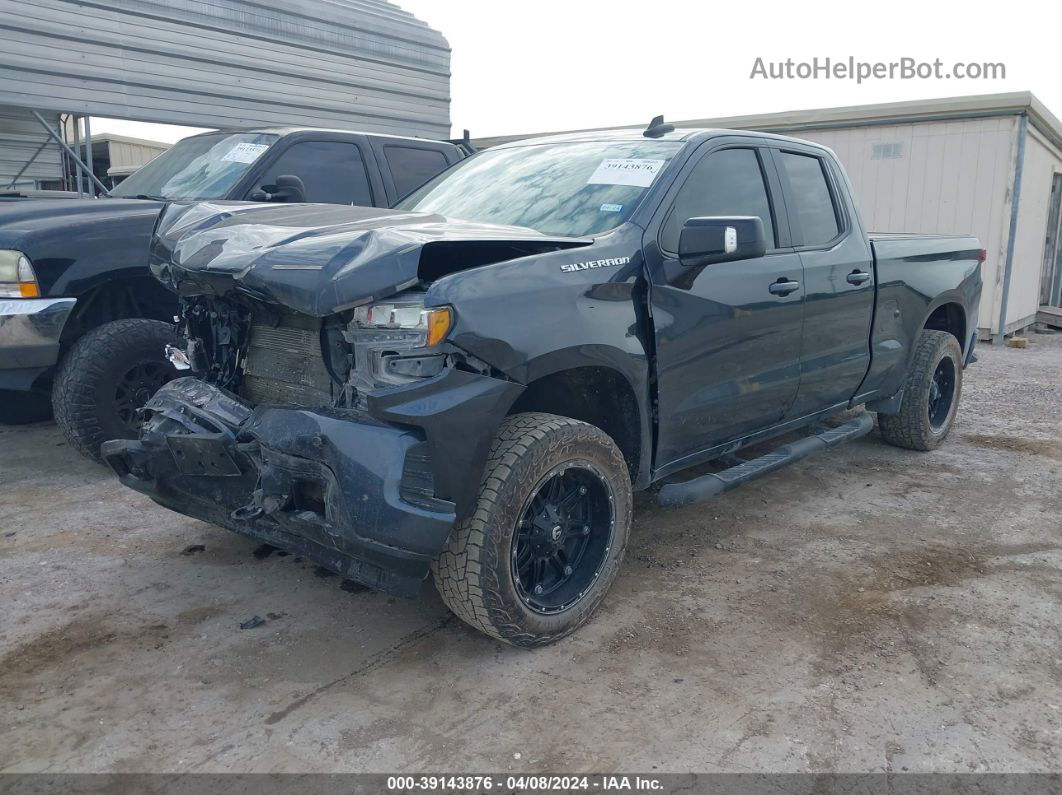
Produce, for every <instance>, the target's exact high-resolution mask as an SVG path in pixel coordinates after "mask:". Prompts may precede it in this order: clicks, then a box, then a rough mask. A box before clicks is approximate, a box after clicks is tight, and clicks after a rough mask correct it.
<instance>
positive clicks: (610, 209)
mask: <svg viewBox="0 0 1062 795" xmlns="http://www.w3.org/2000/svg"><path fill="white" fill-rule="evenodd" d="M601 212H603V213H621V212H623V205H622V204H602V205H601Z"/></svg>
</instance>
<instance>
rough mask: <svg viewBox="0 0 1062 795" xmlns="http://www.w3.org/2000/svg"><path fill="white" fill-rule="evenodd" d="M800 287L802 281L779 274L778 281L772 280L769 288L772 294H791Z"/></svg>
mask: <svg viewBox="0 0 1062 795" xmlns="http://www.w3.org/2000/svg"><path fill="white" fill-rule="evenodd" d="M798 287H800V282H794V281H793V280H792V279H787V278H785V277H784V276H779V277H778V281H776V282H771V286H770V287H768V288H767V289H768V290H770V291H771V294H772V295H789V294H790V293H791V292H793V291H794V290H796V289H797V288H798Z"/></svg>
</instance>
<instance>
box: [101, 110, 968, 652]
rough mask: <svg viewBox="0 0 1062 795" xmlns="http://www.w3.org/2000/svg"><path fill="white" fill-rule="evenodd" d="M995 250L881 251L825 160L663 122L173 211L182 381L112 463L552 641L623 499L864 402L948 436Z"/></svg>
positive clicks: (674, 490) (807, 449) (883, 426)
mask: <svg viewBox="0 0 1062 795" xmlns="http://www.w3.org/2000/svg"><path fill="white" fill-rule="evenodd" d="M983 258H984V252H983V251H982V249H981V247H980V244H979V243H978V242H977V241H976V240H975V239H973V238H968V237H937V236H918V235H873V236H872V235H868V234H867V233H866V232H865V231H864V229H863V225H862V222H861V220H860V218H859V213H858V212H857V211H856V208H855V205H854V203H853V201H852V197H851V192H850V188H849V184H848V180H847V178H846V176H845V174H844V171H843V169H842V168H841V166H840V164H839V163H838V162H837V160H836V158H835V157H834V156H833V154H832V153H831V152H830V151H829V150H828V149H825V148H823V147H820V146H817V145H815V144H811V143H808V142H805V141H800V140H796V139H792V138H785V137H780V136H775V135H767V134H761V133H749V132H740V131H731V130H673V129H671V128H670V126H669V125H665V124H663V122H662V120H659V119H657V120H654V124H653V125H651V126H650V128H649V129H647V130H646V131H645V132H644V133H643V132H638V131H630V130H620V131H614V132H594V133H585V134H579V135H570V136H561V137H553V138H544V139H535V140H528V141H521V142H518V143H512V144H507V145H504V146H500V147H497V148H494V149H491V150H488V151H486V152H483V153H480V154H477V155H475V156H473V157H471V158H469V159H467V160H465V161H463V162H461V163H458V164H457V165H455V166H453V167H451V168H450V169H449V170H448V171H446V172H444V173H443V174H441V175H439V176H438V177H435V178H434V179H433V180H431V181H429V182H428V183H426V184H425V185H424V186H423V187H421V188H420V189H418V190H417V191H415V192H414V193H412V194H411V195H410V196H409V197H407V198H406V199H405V200H403V201H402V202H400V203H399V204H398V205H397V206H396V207H395V208H394V209H393V210H390V211H382V210H371V209H355V208H340V207H333V208H329V207H323V206H318V207H308V206H307V207H248V206H244V207H236V206H231V205H227V204H225V203H204V204H198V205H192V206H188V207H172V208H170V209H169V210H167V212H166V213H165V215H164V216H163V218H162V219H161V221H160V224H159V227H158V230H157V233H156V236H155V238H154V241H153V247H152V270H153V272H154V273H155V274H156V275H157V276H158V278H159V279H160V280H161V281H162V282H163V283H164V284H166V285H167V286H169V287H170V288H171V289H172V290H174V291H175V292H176V293H178V294H179V295H180V296H181V304H182V315H181V317H182V319H181V330H182V334H183V336H184V338H185V340H186V346H185V349H184V351H183V352H181V360H182V366H185V367H186V368H187V371H186V372H187V377H184V378H179V379H177V380H175V381H172V382H170V383H169V384H167V385H166V386H165V387H163V388H162V389H161V390H159V392H158V393H157V394H155V396H154V397H153V398H152V399H151V400H150V401H149V402H148V403H147V404H146V406H145V412H146V414H147V415H148V418H147V419H146V421H145V423H144V426H143V428H142V430H141V434H140V439H139V440H136V441H129V440H119V441H114V442H108V443H106V444H105V445H104V448H103V455H104V457H105V458H106V460H107V461H108V463H109V464H110V465H111V466H112V468H113V469H114V470H115V472H116V473H117V474H118V475H119V477H120V479H121V481H122V482H123V483H125V484H126V485H128V486H130V487H132V488H134V489H137V490H139V491H142V492H144V493H146V494H148V495H150V496H151V497H152V498H153V499H154V500H155V501H156V502H158V503H159V504H161V505H164V506H166V507H169V508H171V509H173V510H177V511H180V512H182V513H186V514H189V515H191V516H196V517H199V518H201V519H204V520H206V521H210V522H214V523H216V524H218V525H221V526H224V527H227V528H229V529H231V530H235V531H237V532H240V533H244V534H247V535H250V536H253V537H256V538H259V539H264V540H265V541H266V542H268V543H270V544H273V545H276V546H281V547H285V548H288V549H291V550H296V551H298V552H299V554H303V555H305V556H308V557H310V558H312V559H314V560H317V561H318V562H320V563H321V564H322V565H325V566H327V567H329V568H331V569H333V570H335V571H337V572H339V573H341V574H342V575H343V576H345V577H349V578H351V579H354V580H357V581H359V582H362V583H365V584H367V585H369V586H372V587H374V588H379V589H383V590H387V591H390V592H394V593H399V594H405V595H412V594H415V593H416V592H417V590H418V588H419V587H420V583H421V581H422V580H423V579H424V578H425V577H426V576H428V574H429V572H431V574H432V575H433V576H434V579H435V582H436V585H437V586H438V589H439V592H440V593H441V594H442V597H443V599H444V601H445V602H446V604H447V605H448V606H449V607H450V608H451V609H452V610H453V611H454V612H455V613H456V614H457V615H458V616H460V617H461V618H462V619H463V620H465V621H467V622H468V623H469V624H471V625H472V626H474V627H476V628H478V629H480V630H482V631H484V632H486V633H488V634H490V635H492V636H494V637H496V638H499V639H501V640H503V641H506V642H508V643H512V644H516V645H523V646H534V645H538V644H542V643H548V642H551V641H553V640H556V639H557V638H559V637H562V636H563V635H565V634H567V633H569V632H571V631H573V630H574V629H575V628H576V627H578V626H579V625H580V624H581V623H582V622H584V621H585V620H586V619H587V618H588V616H589V615H590V614H591V613H592V612H593V610H594V609H595V607H596V606H597V605H598V604H599V602H600V601H601V599H602V598H603V597H604V595H605V593H606V591H607V590H608V588H609V586H610V585H611V583H612V581H613V580H614V578H615V576H616V572H617V568H618V566H619V564H620V560H621V558H622V556H623V551H624V548H625V546H626V543H627V537H628V533H629V529H630V523H631V510H632V508H631V505H632V498H631V494H632V491H633V490H636V489H646V488H649V487H650V486H654V487H658V488H659V499H660V501H661V502H663V503H664V504H667V505H682V504H687V503H691V502H696V501H698V500H703V499H707V498H709V497H712V496H714V495H716V494H719V493H720V492H722V491H725V490H726V489H728V488H731V487H733V486H735V485H738V484H740V483H743V482H746V481H748V480H750V479H752V478H754V477H757V476H760V475H763V474H765V473H767V472H770V471H773V470H774V469H777V468H778V467H780V466H781V465H783V464H785V463H788V462H790V461H794V460H797V459H799V458H801V457H803V456H805V455H808V454H810V453H813V452H816V451H818V450H823V449H827V448H829V447H832V446H834V445H836V444H839V443H840V442H843V441H846V440H848V439H852V438H856V437H858V436H861V435H863V434H865V433H868V432H869V431H870V430H871V429H872V428H873V426H874V418H873V415H872V414H870V413H868V410H870V411H876V412H877V424H878V427H879V430H880V433H881V436H882V437H883V438H884V439H885V440H886V441H888V442H890V443H893V444H897V445H900V446H903V447H908V448H913V449H918V450H929V449H932V448H934V447H936V446H937V445H938V444H940V442H941V441H942V440H943V439H944V437H945V436H946V435H947V433H948V430H949V428H950V427H951V424H952V421H953V419H954V417H955V412H956V409H957V405H958V401H959V396H960V393H961V386H962V374H963V367H964V366H965V365H966V364H967V363H968V362H969V361H971V358H972V352H973V345H974V339H975V337H974V334H975V329H976V326H977V323H976V312H977V306H978V300H979V295H980V290H981V276H980V265H981V261H982V260H983ZM864 406H865V409H862V410H861V407H864ZM853 410H854V412H855V413H853ZM793 432H800V434H802V435H801V438H798V439H796V440H795V441H789V442H787V443H786V444H784V445H781V446H779V447H777V448H776V449H775V450H773V451H772V452H770V453H768V454H766V455H763V456H759V457H756V458H752V459H748V460H742V459H738V458H736V456H735V453H736V451H739V450H741V449H742V448H745V447H747V446H749V445H751V444H753V443H756V442H763V441H764V440H767V439H770V438H773V437H779V436H782V435H784V434H788V435H792V433H793ZM708 462H716V464H717V466H716V469H717V470H718V471H714V472H711V473H709V474H701V475H699V476H698V477H689V476H685V477H686V479H683V477H684V476H683V473H684V472H685V471H687V470H689V469H690V468H691V467H693V466H700V465H704V464H706V463H708Z"/></svg>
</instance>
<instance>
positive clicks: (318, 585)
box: [0, 334, 1062, 772]
mask: <svg viewBox="0 0 1062 795" xmlns="http://www.w3.org/2000/svg"><path fill="white" fill-rule="evenodd" d="M979 354H980V358H981V361H980V362H979V363H978V364H977V365H975V366H974V367H972V368H971V369H970V370H968V371H967V373H966V375H967V381H966V390H965V394H964V396H963V402H962V405H961V407H960V415H959V421H958V424H957V426H956V428H955V429H954V431H953V433H952V436H951V438H950V440H949V442H948V443H946V444H945V446H944V447H942V448H941V449H940V450H938V451H936V452H934V453H930V454H918V453H911V452H907V451H902V450H897V449H894V448H891V447H888V446H886V445H884V444H883V443H881V442H880V441H879V440H878V439H877V438H876V437H875V436H871V437H867V438H865V439H863V440H860V441H858V442H855V443H853V444H850V445H848V446H846V447H842V448H840V449H839V450H837V451H835V452H832V453H828V454H826V455H823V456H819V457H816V458H812V459H808V460H805V461H803V462H801V463H799V464H797V465H796V466H794V467H790V468H789V469H788V470H785V471H782V472H780V473H777V474H775V475H772V476H770V477H768V478H765V479H763V480H760V481H757V482H755V483H753V484H750V485H748V486H746V487H744V488H742V489H740V490H738V491H736V492H733V493H731V494H729V495H726V496H724V497H722V498H720V499H718V500H716V501H715V502H711V503H708V504H705V505H700V506H693V507H690V508H687V509H682V510H677V511H673V512H665V511H663V510H661V509H659V508H657V507H656V506H655V504H654V502H653V499H652V495H645V494H643V495H640V497H639V499H638V506H639V507H638V510H637V512H636V516H635V526H634V531H633V535H632V542H631V546H630V548H629V550H628V554H627V560H626V563H625V567H624V570H623V572H622V573H621V575H620V578H619V580H618V582H617V585H616V587H615V588H614V589H613V591H612V593H611V595H610V596H609V597H608V598H607V599H606V601H605V603H604V606H603V608H602V610H601V611H600V612H599V613H598V615H597V616H596V618H595V619H594V620H593V621H592V622H591V623H590V624H589V625H588V626H586V627H585V628H583V629H582V630H581V631H580V632H578V633H577V634H576V635H575V636H573V637H571V638H568V639H566V640H564V641H561V642H560V643H558V644H556V645H554V646H551V647H549V648H546V649H542V650H538V651H534V652H528V651H522V650H517V649H513V648H509V647H505V646H501V645H499V644H497V643H495V642H493V641H491V640H489V639H487V638H485V637H483V636H481V635H479V634H477V633H476V632H474V631H472V630H471V629H468V628H466V627H465V626H464V625H463V624H461V623H460V622H459V621H457V620H456V619H452V618H450V617H449V616H448V613H447V612H446V610H445V609H444V607H443V606H442V604H441V602H440V600H439V598H438V596H437V595H436V594H435V593H434V591H433V590H432V589H431V588H430V586H429V587H426V588H425V596H424V597H423V598H422V599H420V600H418V601H405V600H396V599H392V598H389V597H387V596H383V595H380V594H376V593H372V592H369V591H365V590H363V589H360V588H358V587H357V586H353V585H352V584H350V583H343V582H342V581H341V580H339V579H338V578H335V577H327V576H321V575H322V574H323V572H319V571H317V570H315V568H314V567H313V566H312V565H310V564H308V563H306V562H303V561H300V560H299V559H297V558H295V557H294V556H290V555H281V554H278V553H276V552H271V551H270V550H269V549H268V548H265V549H261V548H258V547H257V544H256V543H254V542H252V541H250V540H247V539H244V538H241V537H239V536H236V535H234V534H230V533H227V532H226V531H224V530H221V529H218V528H214V527H211V526H209V525H206V524H203V523H201V522H198V521H195V520H192V519H187V518H185V517H182V516H179V515H177V514H174V513H170V512H168V511H166V510H164V509H162V508H159V507H157V506H155V505H154V504H153V503H151V502H150V501H149V500H147V499H146V498H144V497H142V496H140V495H138V494H136V493H134V492H132V491H129V490H127V489H124V488H121V487H120V486H119V485H118V484H117V482H116V481H115V480H113V479H112V478H111V477H110V476H109V475H108V473H107V472H105V471H104V470H103V469H101V468H100V467H98V466H96V465H95V464H92V463H89V462H87V461H85V460H83V459H81V458H80V457H79V456H78V455H77V454H76V453H75V452H73V451H72V450H71V449H70V448H69V447H68V446H67V445H66V444H65V443H64V442H63V441H62V439H61V437H60V435H59V433H58V431H57V430H56V429H55V428H54V427H53V426H50V425H38V426H27V427H21V428H14V427H2V426H0V449H2V450H3V453H2V454H0V600H2V604H3V608H2V610H3V612H2V614H0V615H2V618H0V705H3V706H2V714H3V715H4V718H3V720H2V721H0V770H2V771H7V772H14V771H18V772H31V771H48V772H61V771H118V772H127V771H151V772H157V771H190V770H194V771H211V772H218V771H233V770H237V771H271V772H272V771H377V772H382V771H406V772H413V771H454V772H471V771H499V772H505V771H516V772H520V771H524V772H533V771H543V770H548V771H552V772H578V771H587V772H589V771H609V770H631V771H646V772H650V771H657V772H687V771H703V772H709V771H750V770H755V771H880V770H892V771H901V770H910V771H959V772H965V771H1052V770H1054V771H1057V770H1059V769H1062V763H1060V761H1059V760H1060V759H1062V577H1060V574H1062V422H1060V420H1059V407H1060V405H1062V403H1060V397H1062V334H1059V335H1051V336H1048V335H1031V337H1030V347H1029V348H1028V349H1026V350H1014V349H1008V348H999V347H996V348H992V347H990V346H983V347H982V348H981V349H980V351H979ZM195 545H202V547H204V549H203V550H202V551H198V552H193V551H189V548H193V547H194V546H195ZM256 615H257V616H261V617H262V618H264V619H266V623H264V624H263V625H261V626H258V627H256V628H253V629H245V630H241V629H240V627H239V625H240V623H241V622H243V621H246V620H247V619H249V618H251V617H252V616H256Z"/></svg>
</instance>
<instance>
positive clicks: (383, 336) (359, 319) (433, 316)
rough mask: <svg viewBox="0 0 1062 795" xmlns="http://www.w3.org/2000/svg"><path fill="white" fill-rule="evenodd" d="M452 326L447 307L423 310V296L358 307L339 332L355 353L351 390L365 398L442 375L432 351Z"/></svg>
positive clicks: (440, 357)
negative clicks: (379, 390) (384, 389)
mask: <svg viewBox="0 0 1062 795" xmlns="http://www.w3.org/2000/svg"><path fill="white" fill-rule="evenodd" d="M453 320H454V314H453V310H452V309H451V308H450V307H448V306H442V307H433V308H431V309H426V308H425V307H424V294H423V293H412V294H407V295H399V296H396V297H395V298H394V299H392V300H390V301H386V302H381V303H377V304H368V305H367V306H359V307H358V308H357V309H355V310H354V317H353V318H352V320H351V322H350V325H349V326H348V327H347V330H346V331H345V332H344V336H345V337H346V339H347V342H349V343H350V345H351V348H352V349H353V352H354V367H353V370H352V372H351V379H352V381H353V384H354V386H355V387H356V388H357V390H358V391H359V392H364V391H368V390H372V389H376V388H379V387H383V386H394V385H397V384H405V383H409V382H411V381H415V380H417V379H418V378H427V377H429V376H432V375H436V374H437V373H439V372H441V371H442V369H443V367H444V366H445V360H446V356H445V354H444V353H443V352H441V351H440V350H438V348H437V347H436V346H437V345H439V343H441V342H442V341H443V340H444V339H446V335H447V334H449V333H450V329H451V327H452V326H453Z"/></svg>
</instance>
